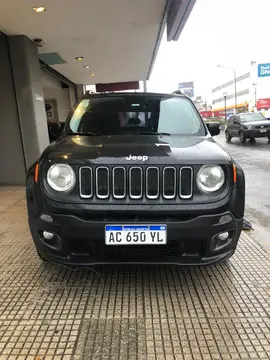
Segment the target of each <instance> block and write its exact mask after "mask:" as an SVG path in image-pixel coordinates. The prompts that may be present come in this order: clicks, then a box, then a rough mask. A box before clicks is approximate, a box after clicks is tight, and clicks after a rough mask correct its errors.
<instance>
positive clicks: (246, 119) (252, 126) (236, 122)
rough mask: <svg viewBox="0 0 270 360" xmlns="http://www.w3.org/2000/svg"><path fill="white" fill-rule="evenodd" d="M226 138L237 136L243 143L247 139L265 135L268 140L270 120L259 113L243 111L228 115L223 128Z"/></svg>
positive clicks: (269, 136)
mask: <svg viewBox="0 0 270 360" xmlns="http://www.w3.org/2000/svg"><path fill="white" fill-rule="evenodd" d="M225 136H226V140H227V141H228V142H229V141H231V139H232V138H233V137H238V138H239V140H240V142H241V143H242V144H244V143H245V142H246V140H247V139H256V138H262V137H266V138H268V140H270V120H268V119H266V118H265V117H264V116H263V115H262V114H261V113H252V112H251V113H243V114H237V115H232V116H230V118H229V120H228V124H227V127H226V130H225Z"/></svg>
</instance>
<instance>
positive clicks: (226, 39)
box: [147, 0, 270, 101]
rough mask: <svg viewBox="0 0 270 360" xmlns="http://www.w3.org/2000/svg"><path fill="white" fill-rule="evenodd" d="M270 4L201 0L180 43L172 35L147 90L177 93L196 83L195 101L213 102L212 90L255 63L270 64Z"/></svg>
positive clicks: (268, 0)
mask: <svg viewBox="0 0 270 360" xmlns="http://www.w3.org/2000/svg"><path fill="white" fill-rule="evenodd" d="M269 34H270V0H256V1H255V0H197V2H196V4H195V6H194V8H193V10H192V13H191V15H190V17H189V19H188V21H187V23H186V26H185V28H184V30H183V32H182V34H181V35H180V38H179V40H178V41H177V42H167V38H166V33H164V36H163V40H162V42H161V46H160V49H159V52H158V56H157V59H156V62H155V65H154V68H153V71H152V74H151V77H150V81H148V86H147V90H148V91H157V92H172V91H174V90H176V89H177V84H178V83H179V82H183V81H194V88H195V96H202V97H203V98H204V99H205V98H207V99H208V101H211V89H212V88H213V87H215V86H216V85H219V84H220V83H222V82H224V81H227V80H230V79H232V78H233V72H232V71H230V70H225V69H221V68H218V67H217V65H218V64H222V65H224V66H228V67H234V68H235V70H236V73H237V75H241V74H243V73H245V72H247V71H250V65H251V61H262V62H270V41H269Z"/></svg>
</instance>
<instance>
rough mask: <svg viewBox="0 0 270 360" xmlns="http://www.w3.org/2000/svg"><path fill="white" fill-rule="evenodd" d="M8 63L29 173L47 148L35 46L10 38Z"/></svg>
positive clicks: (20, 36) (19, 37) (47, 142)
mask: <svg viewBox="0 0 270 360" xmlns="http://www.w3.org/2000/svg"><path fill="white" fill-rule="evenodd" d="M8 42H9V50H10V59H11V66H12V72H13V79H14V87H15V93H16V99H17V106H18V113H19V121H20V129H21V134H22V143H23V152H24V159H25V164H26V168H27V169H28V168H29V167H30V166H31V165H32V164H33V163H34V162H35V161H36V160H37V159H38V158H39V156H40V155H41V153H42V152H43V150H44V149H45V148H46V147H47V146H48V145H49V136H48V128H47V121H46V113H45V104H44V101H43V91H42V86H41V70H40V64H39V59H38V54H37V48H36V45H35V44H34V43H33V42H32V41H31V40H29V39H28V38H27V37H26V36H23V35H18V36H9V38H8Z"/></svg>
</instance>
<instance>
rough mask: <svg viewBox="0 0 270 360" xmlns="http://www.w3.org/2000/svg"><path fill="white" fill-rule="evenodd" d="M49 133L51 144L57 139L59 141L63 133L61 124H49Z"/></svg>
mask: <svg viewBox="0 0 270 360" xmlns="http://www.w3.org/2000/svg"><path fill="white" fill-rule="evenodd" d="M48 131H49V139H50V142H53V141H55V140H56V139H58V138H59V136H60V135H61V133H62V131H61V127H60V124H58V123H51V124H48Z"/></svg>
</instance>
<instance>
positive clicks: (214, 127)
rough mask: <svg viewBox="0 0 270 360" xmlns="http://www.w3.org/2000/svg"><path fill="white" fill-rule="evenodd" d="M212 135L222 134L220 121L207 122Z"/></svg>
mask: <svg viewBox="0 0 270 360" xmlns="http://www.w3.org/2000/svg"><path fill="white" fill-rule="evenodd" d="M206 125H207V127H208V130H209V132H210V134H211V136H216V135H219V134H220V123H219V122H211V123H207V124H206Z"/></svg>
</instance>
